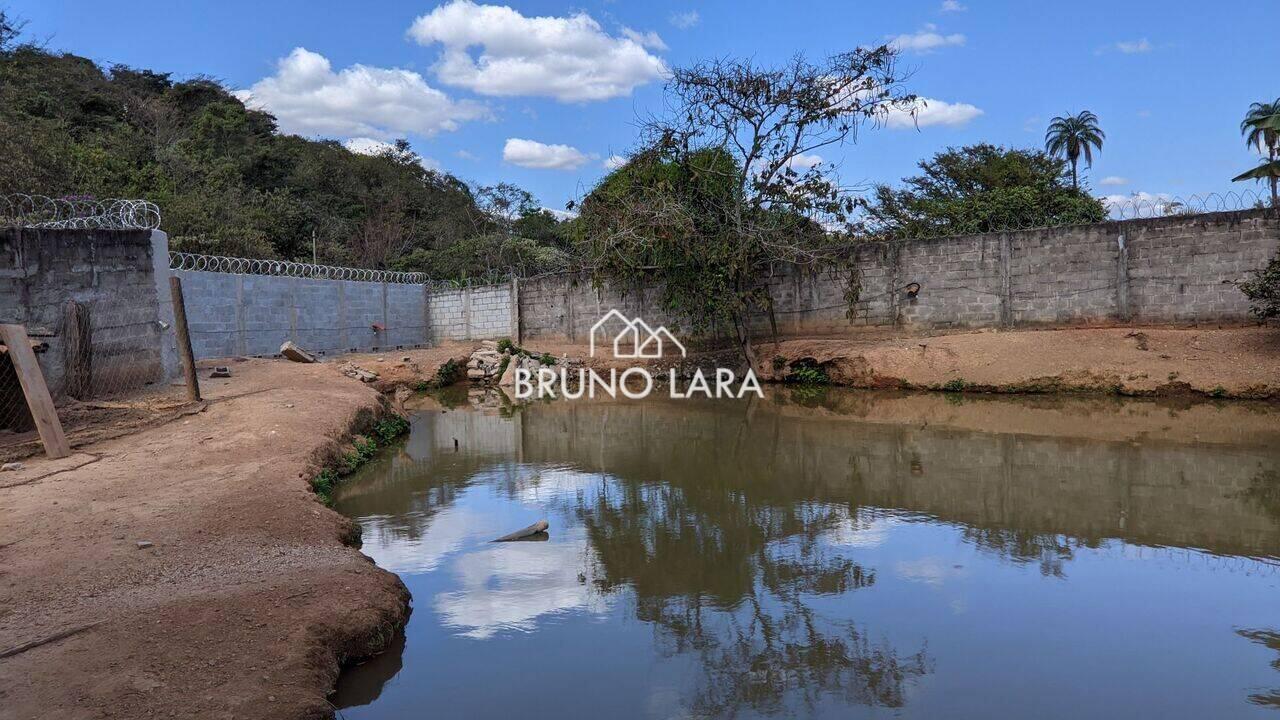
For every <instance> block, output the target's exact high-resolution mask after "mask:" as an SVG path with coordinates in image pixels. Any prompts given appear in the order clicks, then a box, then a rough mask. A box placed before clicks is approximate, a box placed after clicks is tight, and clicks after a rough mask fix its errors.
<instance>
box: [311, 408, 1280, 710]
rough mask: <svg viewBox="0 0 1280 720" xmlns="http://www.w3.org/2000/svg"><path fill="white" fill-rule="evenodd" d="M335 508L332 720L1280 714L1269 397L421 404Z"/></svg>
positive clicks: (1276, 498) (1277, 470)
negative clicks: (346, 544) (396, 583)
mask: <svg viewBox="0 0 1280 720" xmlns="http://www.w3.org/2000/svg"><path fill="white" fill-rule="evenodd" d="M476 405H479V406H478V407H477V406H476ZM455 441H456V445H455ZM337 507H338V509H339V510H341V511H342V512H344V513H346V514H348V515H349V516H351V517H352V518H354V519H356V520H357V521H358V522H359V523H360V524H361V525H362V527H363V529H364V551H365V552H366V553H367V554H368V555H369V556H370V557H372V558H373V559H374V560H375V561H377V563H378V564H379V565H381V566H382V567H385V568H387V569H390V570H392V571H394V572H396V573H399V575H400V576H401V577H402V578H403V579H404V582H405V583H406V585H408V587H409V589H410V590H411V591H412V592H413V597H414V611H413V616H412V618H411V620H410V622H409V626H408V628H407V630H406V634H405V637H403V638H400V639H398V641H397V644H396V646H395V647H394V648H393V649H392V651H391V652H389V653H387V654H385V655H383V656H382V657H380V658H378V659H376V660H374V661H371V662H368V663H366V664H364V665H361V666H359V667H357V668H354V669H352V670H350V671H348V672H347V673H345V674H344V676H343V678H342V680H341V682H340V685H339V690H338V692H337V694H336V696H335V697H334V698H332V699H333V701H334V703H335V704H336V705H337V706H339V707H340V708H342V710H341V712H342V715H343V717H346V718H404V717H426V716H441V717H467V718H512V717H537V718H544V717H545V718H593V717H601V718H603V717H608V718H690V717H738V718H755V717H761V718H763V717H824V718H847V717H909V718H917V717H919V718H926V717H928V718H936V717H947V718H992V717H1035V718H1079V717H1091V718H1104V717H1105V718H1113V717H1114V718H1136V717H1160V718H1207V717H1213V718H1237V717H1240V718H1247V717H1280V715H1277V710H1280V665H1277V664H1275V663H1277V662H1278V661H1280V412H1278V411H1277V410H1276V408H1274V407H1273V406H1253V405H1247V404H1227V403H1224V404H1198V405H1169V404H1159V403H1153V402H1132V401H1131V402H1119V401H1114V400H1096V399H1095V400H1069V401H1068V400H1051V399H1032V400H1008V399H998V398H980V399H976V400H974V399H968V398H959V397H947V396H943V395H876V394H870V393H865V392H864V393H857V392H841V391H836V390H832V391H828V392H826V393H808V392H803V393H801V392H791V391H787V390H782V391H775V392H771V393H770V394H769V396H768V398H767V399H766V400H764V401H754V402H748V401H745V400H743V401H724V402H710V401H707V402H696V401H671V400H646V401H643V402H634V401H627V402H609V403H604V402H586V401H579V402H554V403H539V404H534V405H531V406H527V407H524V408H518V409H517V408H512V407H510V406H509V405H508V404H506V403H505V402H502V400H501V399H500V398H498V397H497V396H489V397H488V398H486V399H484V400H483V401H481V400H480V399H478V398H475V397H472V398H471V401H470V402H467V401H466V398H463V400H462V404H461V405H458V406H455V407H453V408H448V407H446V406H443V405H439V404H437V403H436V402H434V401H428V402H427V403H426V404H424V405H423V407H421V408H420V410H419V411H418V412H417V414H416V416H415V417H414V420H413V429H412V433H411V435H410V436H409V438H408V440H407V442H406V443H405V444H404V445H403V446H402V447H400V448H398V449H397V450H396V451H395V452H393V453H391V454H389V455H388V456H386V457H383V458H380V459H379V460H377V461H376V462H375V463H373V464H371V465H370V466H369V467H368V468H367V469H366V470H364V471H363V472H362V473H361V474H360V475H359V476H357V477H355V478H353V479H352V481H351V482H349V483H348V484H347V485H345V486H344V487H343V489H342V491H341V492H340V494H339V496H338V500H337ZM541 518H545V519H547V520H548V521H549V522H550V524H551V531H550V533H549V537H548V538H547V539H545V540H543V541H536V542H515V543H500V544H494V543H490V542H488V541H489V540H491V539H492V538H495V537H498V536H501V535H504V534H506V533H508V532H510V531H512V530H514V529H517V528H520V527H524V526H526V525H529V524H530V523H532V522H534V521H535V520H538V519H541Z"/></svg>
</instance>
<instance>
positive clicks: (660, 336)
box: [589, 310, 688, 359]
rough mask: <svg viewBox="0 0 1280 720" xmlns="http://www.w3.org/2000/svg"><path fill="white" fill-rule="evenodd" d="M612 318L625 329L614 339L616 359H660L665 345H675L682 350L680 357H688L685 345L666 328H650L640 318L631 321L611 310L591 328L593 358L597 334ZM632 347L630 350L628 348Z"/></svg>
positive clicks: (660, 326)
mask: <svg viewBox="0 0 1280 720" xmlns="http://www.w3.org/2000/svg"><path fill="white" fill-rule="evenodd" d="M611 318H617V319H618V320H619V321H620V322H622V324H623V328H622V330H621V331H619V332H618V334H617V335H615V336H614V338H613V356H614V357H615V358H647V359H654V358H660V357H662V354H663V349H664V347H663V346H664V344H665V343H668V342H670V343H674V344H675V346H676V347H678V348H680V356H681V357H686V356H687V355H688V353H687V352H686V351H685V348H684V343H682V342H680V341H679V340H677V339H676V336H675V335H672V334H671V331H670V330H667V328H666V327H664V326H662V325H659V326H658V327H656V328H655V327H650V326H649V324H648V323H646V322H645V321H644V320H641V319H640V318H635V319H634V320H633V319H629V318H628V317H627V316H626V315H623V314H622V313H620V312H618V311H617V310H610V311H609V312H607V313H605V314H604V316H603V317H601V318H600V319H599V320H597V321H596V323H595V324H594V325H592V326H591V338H590V347H589V350H590V354H591V357H595V355H596V333H597V332H598V331H600V330H601V329H602V328H603V326H604V324H605V323H607V322H608V321H609V320H610V319H611ZM628 345H629V346H630V347H629V348H628V347H627V346H628Z"/></svg>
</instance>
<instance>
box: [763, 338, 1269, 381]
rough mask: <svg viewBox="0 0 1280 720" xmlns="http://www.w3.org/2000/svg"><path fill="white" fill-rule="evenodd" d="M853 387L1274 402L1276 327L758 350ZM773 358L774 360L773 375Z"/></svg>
mask: <svg viewBox="0 0 1280 720" xmlns="http://www.w3.org/2000/svg"><path fill="white" fill-rule="evenodd" d="M760 358H761V364H762V365H764V366H765V367H764V372H763V375H764V376H765V377H766V378H768V379H775V380H776V379H780V378H781V377H782V376H783V375H785V374H786V373H787V372H789V371H790V368H791V366H792V365H793V364H795V363H797V362H804V361H810V362H813V363H816V364H817V365H819V366H821V367H822V369H823V370H824V371H825V372H826V374H827V376H828V377H829V378H830V379H831V381H832V382H834V383H837V384H841V385H850V386H853V387H882V388H921V389H934V390H941V389H948V390H958V389H963V390H967V391H977V392H1030V393H1045V392H1071V393H1078V392H1087V393H1118V394H1125V395H1178V394H1189V393H1194V394H1204V395H1209V396H1213V397H1238V398H1254V399H1265V398H1272V399H1274V398H1280V328H1274V327H1271V328H1268V327H1244V328H1143V327H1120V328H1094V329H1079V328H1077V329H1059V330H1016V331H1002V332H992V331H984V332H971V333H955V334H947V335H931V336H920V337H880V336H871V337H865V338H860V337H857V336H853V337H842V338H811V339H797V340H785V341H783V342H781V343H779V345H778V346H774V345H772V344H764V345H762V346H761V348H760ZM775 358H781V359H782V360H781V363H780V365H781V367H779V363H778V361H777V360H775Z"/></svg>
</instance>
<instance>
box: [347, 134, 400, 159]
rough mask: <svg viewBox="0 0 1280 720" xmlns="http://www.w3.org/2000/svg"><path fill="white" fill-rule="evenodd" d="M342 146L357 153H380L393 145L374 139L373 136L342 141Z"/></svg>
mask: <svg viewBox="0 0 1280 720" xmlns="http://www.w3.org/2000/svg"><path fill="white" fill-rule="evenodd" d="M342 147H344V148H346V149H348V150H350V151H351V152H353V153H356V154H357V155H381V154H382V153H384V152H386V151H388V150H390V149H392V148H394V147H395V145H392V144H391V143H389V142H383V141H381V140H374V139H373V138H367V137H356V138H351V139H350V140H347V141H346V142H344V143H342Z"/></svg>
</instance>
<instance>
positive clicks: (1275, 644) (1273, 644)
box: [1236, 630, 1280, 710]
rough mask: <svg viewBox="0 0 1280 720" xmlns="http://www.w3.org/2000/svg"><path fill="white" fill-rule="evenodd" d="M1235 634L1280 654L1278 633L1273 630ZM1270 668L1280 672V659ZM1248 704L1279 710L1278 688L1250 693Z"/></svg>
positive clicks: (1279, 697) (1238, 631)
mask: <svg viewBox="0 0 1280 720" xmlns="http://www.w3.org/2000/svg"><path fill="white" fill-rule="evenodd" d="M1236 632H1237V633H1239V634H1240V637H1243V638H1247V639H1249V640H1252V641H1254V642H1256V643H1259V644H1261V645H1265V646H1267V647H1269V648H1271V649H1272V650H1275V651H1276V652H1277V653H1280V632H1276V631H1274V630H1237V631H1236ZM1271 667H1273V668H1275V669H1276V670H1280V657H1278V658H1276V659H1275V660H1273V661H1272V662H1271ZM1249 702H1251V703H1253V704H1254V705H1262V706H1264V707H1269V708H1275V709H1277V710H1280V688H1274V689H1272V690H1268V691H1266V692H1258V693H1251V694H1250V695H1249Z"/></svg>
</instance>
